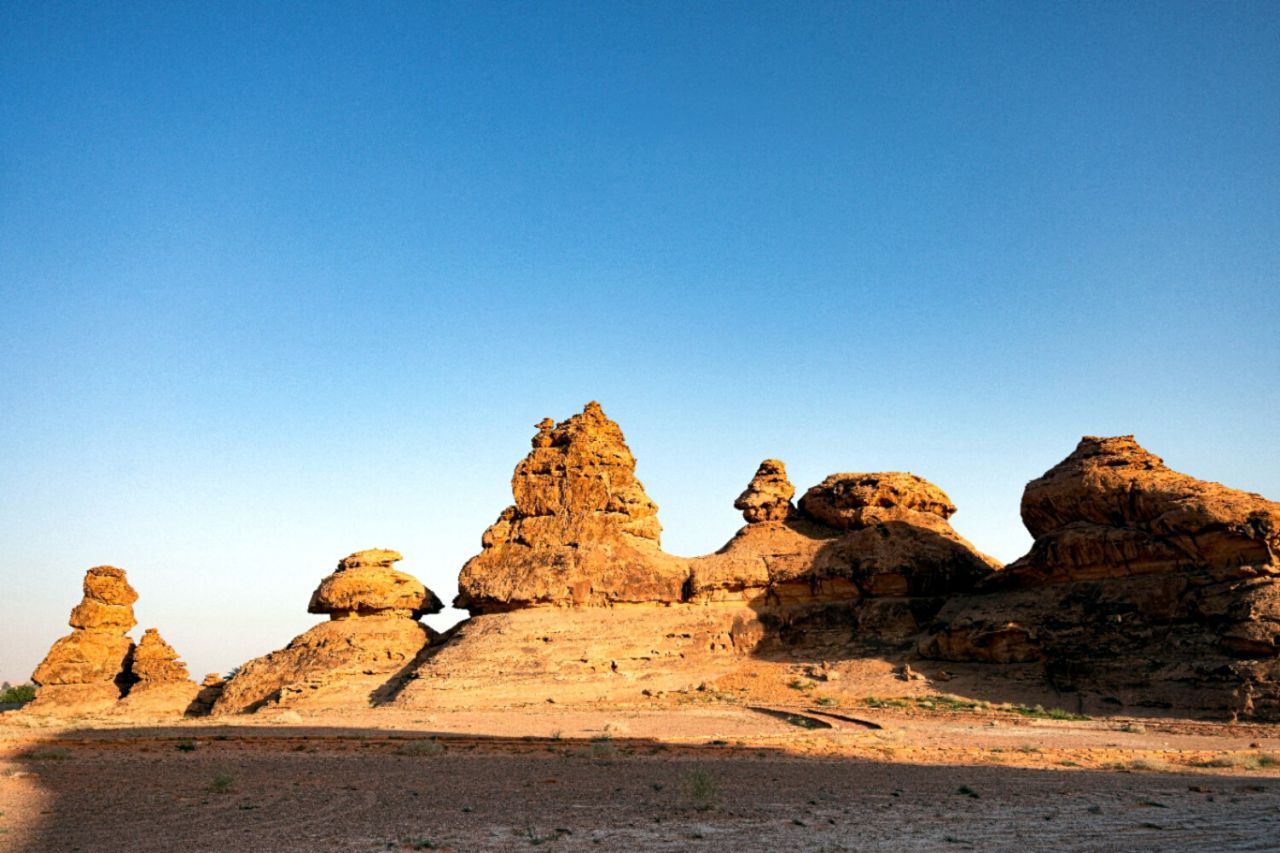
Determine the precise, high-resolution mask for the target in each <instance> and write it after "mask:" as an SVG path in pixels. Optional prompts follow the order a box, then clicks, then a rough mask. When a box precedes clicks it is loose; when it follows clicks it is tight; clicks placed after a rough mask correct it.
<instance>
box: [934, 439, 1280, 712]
mask: <svg viewBox="0 0 1280 853" xmlns="http://www.w3.org/2000/svg"><path fill="white" fill-rule="evenodd" d="M1022 517H1023V521H1024V523H1025V524H1026V526H1027V529H1028V530H1029V531H1030V532H1031V534H1032V535H1033V536H1034V537H1035V542H1034V544H1033V545H1032V547H1031V551H1030V552H1029V553H1028V554H1027V555H1026V556H1024V557H1022V558H1021V559H1019V560H1017V561H1016V562H1014V563H1012V564H1010V565H1009V566H1008V567H1007V568H1006V569H1005V570H1004V571H1002V572H1000V573H998V574H997V575H995V576H994V577H992V578H991V579H990V580H989V581H988V582H987V583H985V584H984V585H983V586H982V588H981V589H980V590H979V592H980V593H981V594H976V595H969V596H961V597H959V598H957V599H956V600H953V601H951V602H950V603H948V604H947V606H946V607H945V608H943V610H942V611H941V612H940V613H939V614H938V618H937V622H936V624H935V625H934V626H933V631H932V633H931V634H930V635H929V636H927V637H925V638H924V639H923V640H922V641H921V643H920V650H921V652H922V653H923V654H924V655H926V656H929V657H933V658H938V659H943V660H951V661H983V662H994V663H1037V664H1040V665H1042V666H1043V667H1044V670H1045V674H1046V676H1047V677H1048V679H1049V681H1050V683H1051V684H1053V685H1054V686H1055V687H1056V688H1057V689H1060V690H1063V691H1072V692H1076V693H1078V694H1080V695H1081V696H1082V697H1084V698H1088V699H1090V700H1091V701H1095V702H1102V703H1105V704H1106V705H1108V706H1112V707H1120V706H1127V707H1132V706H1134V705H1139V706H1148V707H1157V708H1161V707H1163V708H1168V707H1178V708H1183V709H1198V710H1202V711H1206V712H1211V713H1236V714H1256V715H1258V716H1264V717H1267V718H1271V719H1275V718H1277V717H1280V688H1278V687H1277V684H1276V674H1277V654H1278V653H1280V585H1278V581H1277V578H1280V504H1277V503H1274V502H1272V501H1268V500H1266V499H1265V498H1262V497H1261V496H1259V495H1255V494H1251V493H1247V492H1241V491H1237V490H1235V489H1230V488H1227V487H1225V486H1222V485H1219V484H1217V483H1210V482H1205V481H1203V480H1197V479H1195V478H1193V477H1189V476H1187V475H1185V474H1180V473H1178V472H1176V471H1173V470H1171V469H1169V468H1168V467H1166V466H1165V464H1164V462H1163V461H1162V460H1161V459H1160V458H1159V457H1158V456H1155V455H1153V454H1151V453H1149V452H1147V451H1146V450H1144V449H1143V448H1142V447H1140V446H1139V445H1138V444H1137V442H1135V441H1134V439H1133V437H1132V436H1120V437H1115V438H1098V437H1094V436H1086V437H1085V438H1084V439H1082V440H1081V441H1080V444H1079V446H1078V447H1077V448H1076V449H1075V451H1074V452H1073V453H1072V454H1071V455H1070V456H1068V457H1067V458H1066V459H1065V460H1064V461H1063V462H1061V463H1060V464H1058V465H1057V466H1055V467H1054V468H1052V469H1051V470H1050V471H1048V472H1047V473H1046V474H1045V475H1044V476H1042V477H1040V478H1039V479H1037V480H1034V481H1032V482H1031V483H1029V484H1028V485H1027V488H1026V491H1025V493H1024V495H1023V500H1022ZM1082 701H1083V699H1082Z"/></svg>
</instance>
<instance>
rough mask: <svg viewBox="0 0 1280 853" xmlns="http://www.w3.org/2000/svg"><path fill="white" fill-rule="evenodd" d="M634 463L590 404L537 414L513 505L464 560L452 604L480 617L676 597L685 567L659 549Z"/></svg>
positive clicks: (654, 518)
mask: <svg viewBox="0 0 1280 853" xmlns="http://www.w3.org/2000/svg"><path fill="white" fill-rule="evenodd" d="M635 468H636V460H635V457H633V456H632V455H631V450H630V449H629V448H628V447H627V443H626V441H625V439H624V438H623V435H622V430H621V429H620V428H619V427H618V425H617V424H616V423H614V422H613V421H611V420H610V419H609V418H608V417H606V416H605V413H604V411H603V410H602V409H601V408H600V404H599V403H594V402H593V403H588V404H587V406H586V408H584V409H583V410H582V414H579V415H574V416H573V417H571V418H569V419H568V420H566V421H563V422H561V423H558V424H557V423H555V422H553V421H552V420H551V419H550V418H548V419H546V420H543V421H542V422H541V423H540V424H538V433H537V435H535V436H534V437H533V449H532V450H531V451H530V452H529V455H528V456H526V457H525V458H524V460H523V461H521V462H520V464H518V465H517V466H516V470H515V474H514V476H513V477H512V478H511V492H512V495H513V496H514V498H515V503H514V504H513V505H512V506H509V507H507V508H506V509H505V510H503V511H502V514H501V515H500V516H499V517H498V520H497V521H495V522H494V523H493V524H492V525H491V526H490V527H489V529H488V530H486V531H485V533H484V536H483V537H482V539H481V545H482V549H481V551H480V553H479V554H477V555H476V556H475V557H472V558H471V560H469V561H468V562H467V564H466V565H465V566H463V568H462V573H461V576H460V577H459V578H458V587H459V594H458V597H457V598H456V599H455V600H454V606H455V607H458V608H463V609H467V610H470V611H471V613H472V614H479V613H492V612H501V611H505V610H512V609H516V608H521V607H531V606H538V605H560V606H564V605H576V606H582V605H611V604H619V603H670V602H677V601H680V600H681V593H682V589H683V586H684V583H685V580H686V578H687V577H688V567H687V565H686V563H685V561H684V560H682V559H680V558H678V557H673V556H671V555H669V554H666V553H664V552H663V551H662V549H661V548H660V547H659V537H660V534H661V532H662V526H661V525H660V524H659V523H658V507H657V504H655V503H654V502H653V501H652V500H650V499H649V496H648V495H647V494H645V490H644V485H643V484H641V482H640V481H639V480H637V479H636V476H635Z"/></svg>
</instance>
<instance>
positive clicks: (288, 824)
mask: <svg viewBox="0 0 1280 853" xmlns="http://www.w3.org/2000/svg"><path fill="white" fill-rule="evenodd" d="M851 705H853V703H843V704H842V705H841V706H840V707H839V708H831V707H814V706H813V705H812V704H811V703H809V704H806V703H804V702H799V703H795V704H792V705H784V704H781V703H775V704H773V705H771V706H751V705H745V704H735V703H732V702H725V701H717V699H716V697H714V696H713V697H710V698H707V699H704V698H702V697H699V696H694V697H692V698H690V699H689V700H688V701H684V702H683V703H671V704H668V705H665V706H663V707H633V708H629V709H628V708H617V707H598V708H591V707H586V708H574V709H567V708H558V707H556V706H554V705H546V704H544V705H531V706H529V707H525V708H510V709H505V710H498V711H486V712H479V711H462V710H451V711H439V712H421V711H419V712H413V711H404V710H399V709H390V708H383V709H375V710H369V711H360V712H356V713H354V714H353V713H351V712H349V711H344V712H337V711H330V712H323V711H317V712H313V713H298V712H296V711H277V712H270V713H267V712H264V713H260V714H258V715H255V716H251V717H235V718H230V719H229V720H228V719H227V718H223V719H214V720H208V719H205V720H189V721H182V722H178V723H172V724H166V725H151V726H147V725H142V724H140V723H139V721H136V720H120V719H110V718H98V719H94V720H80V721H68V720H61V721H57V720H40V719H30V718H28V717H26V716H25V715H22V714H14V713H8V714H4V715H0V849H6V850H96V849H104V848H110V849H115V850H155V851H172V850H324V849H343V850H430V849H441V850H448V849H452V850H471V849H499V850H524V849H531V848H535V847H543V848H547V849H553V850H577V849H636V848H645V849H662V850H699V849H707V850H710V849H716V850H719V849H734V850H779V849H785V850H907V849H921V848H927V849H941V850H965V849H978V850H1027V849H1046V848H1054V849H1066V850H1133V849H1160V850H1169V849H1193V848H1194V849H1202V850H1229V849H1231V850H1265V849H1276V848H1277V847H1280V727H1276V726H1260V725H1230V724H1224V723H1206V722H1195V721H1186V720H1181V721H1180V720H1169V719H1163V720H1150V719H1148V720H1137V719H1120V718H1108V719H1091V720H1057V719H1046V718H1043V717H1040V716H1034V715H1032V716H1028V715H1026V714H1025V713H1018V712H1016V711H1010V710H1001V709H996V708H977V709H963V708H960V709H957V708H953V707H948V706H947V704H946V702H945V701H942V702H940V703H939V702H936V701H934V700H930V699H920V698H915V699H908V700H903V701H902V702H900V703H898V702H892V703H888V704H886V703H884V702H874V703H866V702H863V703H862V704H861V706H856V705H854V706H851ZM828 726H829V727H828ZM873 726H879V728H874V727H873Z"/></svg>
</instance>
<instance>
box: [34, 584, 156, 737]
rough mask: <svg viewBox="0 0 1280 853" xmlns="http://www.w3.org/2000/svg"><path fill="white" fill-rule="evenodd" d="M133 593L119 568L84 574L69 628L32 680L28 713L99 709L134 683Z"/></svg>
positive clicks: (134, 593)
mask: <svg viewBox="0 0 1280 853" xmlns="http://www.w3.org/2000/svg"><path fill="white" fill-rule="evenodd" d="M137 600H138V593H137V592H135V591H134V589H133V587H131V586H130V585H129V581H128V579H127V578H126V576H125V572H124V570H123V569H117V568H115V567H114V566H97V567H95V568H92V569H89V571H88V572H87V573H86V574H85V576H84V599H83V600H82V601H81V602H80V603H79V604H78V605H76V607H75V608H74V609H73V610H72V611H71V618H70V619H69V620H68V622H69V624H70V625H71V627H72V628H73V629H75V630H73V631H72V632H71V633H70V634H68V635H67V636H65V637H62V638H61V639H59V640H58V641H57V642H55V643H54V644H53V647H52V648H51V649H49V654H48V655H46V656H45V659H44V660H43V661H41V662H40V665H39V666H38V667H36V671H35V673H34V674H33V675H32V676H31V680H32V681H34V682H35V683H36V685H37V686H38V687H39V690H37V691H36V698H35V700H34V701H33V702H31V703H30V704H29V705H28V706H27V711H29V712H36V713H39V712H42V711H44V712H59V711H66V712H70V711H77V712H84V711H93V710H104V709H106V708H108V707H110V706H111V705H112V704H114V703H115V702H116V700H118V699H119V698H120V697H121V695H123V694H124V692H125V691H127V690H128V689H129V685H130V684H131V683H132V681H133V676H132V674H131V672H130V664H131V659H132V656H133V650H134V647H133V641H132V640H131V639H129V637H128V636H126V634H127V632H128V631H129V629H130V628H132V627H133V626H134V625H135V624H137V621H136V620H135V619H134V618H133V603H134V602H135V601H137Z"/></svg>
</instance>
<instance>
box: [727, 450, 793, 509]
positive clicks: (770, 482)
mask: <svg viewBox="0 0 1280 853" xmlns="http://www.w3.org/2000/svg"><path fill="white" fill-rule="evenodd" d="M795 493H796V487H795V486H793V485H791V481H790V480H788V479H787V466H786V465H784V464H782V462H781V461H780V460H778V459H766V460H764V461H763V462H761V463H760V467H759V468H757V469H756V475H755V476H754V477H752V478H751V482H750V483H748V484H747V488H746V491H744V492H743V493H742V494H740V495H738V499H737V500H736V501H734V502H733V508H734V509H740V510H742V517H743V518H745V519H746V520H747V521H748V522H752V523H754V522H757V521H785V520H787V519H788V518H790V517H791V516H792V515H793V514H794V513H795V507H793V506H792V505H791V498H792V497H794V496H795Z"/></svg>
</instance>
